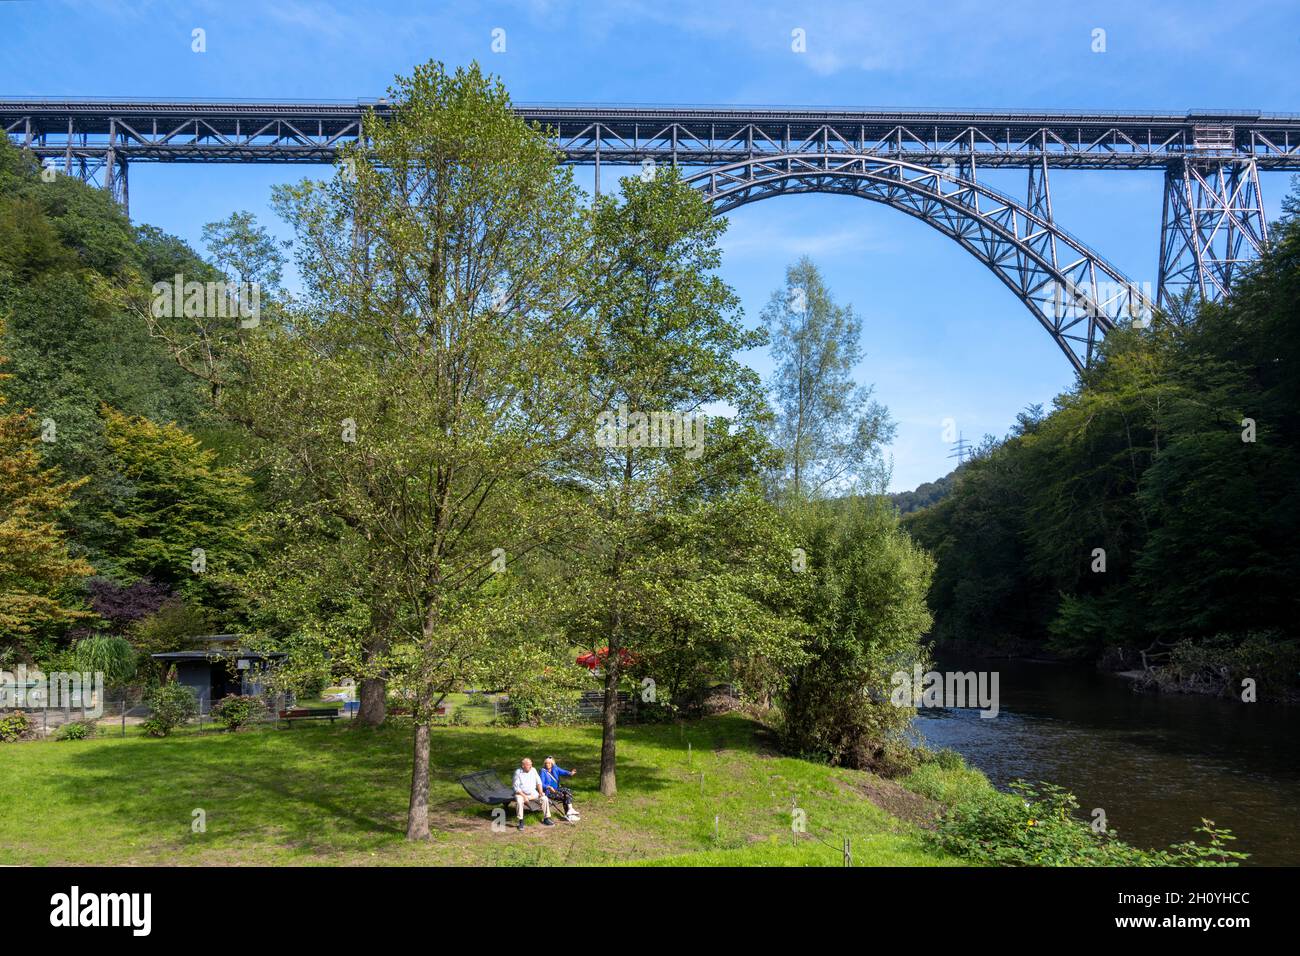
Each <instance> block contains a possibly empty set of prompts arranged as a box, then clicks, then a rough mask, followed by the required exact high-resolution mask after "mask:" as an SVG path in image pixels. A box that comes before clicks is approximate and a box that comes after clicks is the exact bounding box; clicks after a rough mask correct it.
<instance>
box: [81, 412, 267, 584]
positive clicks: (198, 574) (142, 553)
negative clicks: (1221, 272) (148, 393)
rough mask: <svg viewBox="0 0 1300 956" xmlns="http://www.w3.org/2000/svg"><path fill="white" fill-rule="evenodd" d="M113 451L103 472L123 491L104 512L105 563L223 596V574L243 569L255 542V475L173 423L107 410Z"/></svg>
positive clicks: (126, 574)
mask: <svg viewBox="0 0 1300 956" xmlns="http://www.w3.org/2000/svg"><path fill="white" fill-rule="evenodd" d="M103 416H104V427H105V435H106V438H107V443H108V455H107V457H106V459H105V461H104V463H103V465H102V467H101V472H103V473H105V474H106V475H109V476H111V479H110V478H105V479H104V480H105V481H108V480H112V481H114V482H116V483H118V484H119V485H120V486H121V487H122V489H123V493H122V494H121V495H120V497H118V498H116V499H114V500H113V501H112V502H111V504H110V506H109V507H108V510H107V511H106V512H105V513H104V514H103V515H101V523H102V525H103V526H104V527H105V528H106V529H107V531H106V540H104V541H103V542H101V543H100V550H101V552H103V553H105V554H108V555H111V556H112V557H111V559H110V560H106V562H105V565H106V567H105V569H104V570H112V571H114V572H116V574H117V575H118V576H119V577H121V578H123V579H126V580H136V579H140V578H146V577H147V578H150V579H152V580H153V581H156V582H158V583H160V584H163V585H166V586H168V587H170V588H173V589H177V590H181V591H183V592H185V593H186V594H188V595H189V596H190V597H192V598H193V599H194V600H196V601H198V602H200V603H207V604H211V605H217V606H219V605H221V604H223V603H225V596H224V595H225V588H223V587H222V586H220V585H219V584H217V583H216V581H217V578H218V577H219V576H220V575H222V574H228V573H231V572H234V571H237V570H240V569H243V568H244V567H245V566H246V564H247V560H248V557H249V555H250V553H251V552H252V550H253V549H254V547H255V541H254V538H253V534H252V531H251V528H250V517H251V511H252V499H251V495H250V490H249V489H250V486H251V484H252V482H251V480H250V479H249V478H248V477H247V476H245V475H244V474H242V473H241V472H240V471H238V470H237V469H235V468H232V467H229V466H223V465H221V464H220V463H219V462H218V461H217V456H216V453H215V452H213V451H212V450H211V449H207V448H204V447H203V445H202V444H201V443H200V442H199V440H198V439H196V438H195V437H194V436H193V435H190V434H189V433H187V432H186V431H184V430H183V429H181V428H180V427H178V426H176V425H174V424H161V425H160V424H158V423H156V422H152V421H150V420H149V419H147V418H143V417H141V416H134V415H124V414H122V413H121V412H118V411H116V410H114V409H111V408H108V407H105V408H104V409H103Z"/></svg>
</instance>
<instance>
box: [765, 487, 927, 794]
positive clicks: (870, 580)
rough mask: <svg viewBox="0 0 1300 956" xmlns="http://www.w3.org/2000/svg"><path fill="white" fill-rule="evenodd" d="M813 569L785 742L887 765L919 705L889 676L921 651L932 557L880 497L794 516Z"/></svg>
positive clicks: (853, 762) (816, 506) (836, 759)
mask: <svg viewBox="0 0 1300 956" xmlns="http://www.w3.org/2000/svg"><path fill="white" fill-rule="evenodd" d="M795 521H796V523H797V527H798V528H799V531H800V536H801V539H802V540H803V541H804V542H805V548H806V551H807V555H808V566H807V570H806V571H805V572H804V573H805V574H807V575H808V577H809V582H808V586H807V588H806V590H805V592H804V593H805V595H806V599H805V603H804V604H803V606H802V608H801V612H802V615H803V617H804V620H805V621H806V623H807V625H808V629H809V631H810V636H809V640H808V645H807V649H806V657H807V659H806V661H805V662H804V663H802V664H800V665H799V666H798V667H796V668H793V669H792V671H791V674H790V680H789V686H788V689H787V692H786V694H785V699H784V701H783V706H782V734H783V737H784V739H785V745H786V747H787V749H789V750H791V751H793V752H795V753H806V754H819V755H822V756H824V757H826V758H827V759H829V760H830V761H831V762H832V763H836V764H844V765H846V766H850V767H860V768H879V769H886V770H887V769H891V763H892V761H893V760H894V759H896V755H897V754H898V753H899V752H900V751H902V750H905V749H906V748H905V747H904V746H903V745H902V743H901V735H902V734H903V732H904V731H905V730H906V728H907V727H908V725H909V724H910V722H911V719H912V717H913V716H914V714H915V710H914V708H912V707H910V706H902V707H900V706H896V705H895V704H894V702H892V701H891V699H890V687H891V676H892V675H893V674H894V673H895V672H897V671H900V670H901V671H906V672H908V673H909V674H910V673H911V671H912V667H913V664H914V663H916V662H918V661H920V660H921V659H922V653H921V649H920V646H919V641H920V638H921V637H922V635H924V634H925V632H926V631H927V630H928V629H929V627H930V624H931V617H930V613H929V611H928V609H927V608H926V603H925V597H926V591H927V589H928V587H929V585H930V576H931V573H932V571H933V567H934V563H933V560H932V559H931V558H930V556H929V555H928V554H926V552H925V551H924V550H923V549H921V548H920V547H919V546H918V545H916V544H915V543H914V542H913V541H912V540H911V538H910V537H908V535H907V533H906V532H904V531H903V530H902V528H900V527H899V524H898V516H897V513H896V512H895V511H894V509H893V508H892V506H890V505H889V504H888V503H887V502H886V501H885V500H884V499H882V498H878V497H870V498H851V499H848V500H847V501H845V502H843V503H842V504H841V506H840V507H839V508H831V507H828V506H827V505H825V504H821V503H813V504H810V505H806V506H804V507H803V508H801V509H800V510H799V512H798V513H797V515H796V517H795Z"/></svg>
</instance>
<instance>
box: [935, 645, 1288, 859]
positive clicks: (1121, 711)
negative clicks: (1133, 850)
mask: <svg viewBox="0 0 1300 956" xmlns="http://www.w3.org/2000/svg"><path fill="white" fill-rule="evenodd" d="M936 670H939V671H956V670H960V671H969V670H977V671H978V670H990V671H997V672H998V673H999V675H1000V676H999V688H998V689H999V692H1000V703H1001V708H1000V713H999V714H998V716H997V717H995V718H992V719H989V718H981V717H980V716H979V711H978V710H974V709H955V708H945V709H937V708H936V709H928V710H922V711H921V712H920V715H919V716H918V717H917V720H916V726H917V727H918V729H920V730H921V732H922V734H923V735H924V736H925V739H926V741H927V743H928V744H929V745H930V746H931V747H934V748H939V747H951V748H952V749H954V750H956V751H957V752H958V753H960V754H961V755H962V756H963V757H965V758H966V760H967V762H968V763H970V764H972V765H973V766H976V767H978V768H979V769H980V770H982V771H984V773H985V774H987V775H988V777H989V779H990V780H991V781H992V782H993V783H994V785H996V786H998V787H1001V788H1005V786H1006V784H1007V783H1008V782H1009V781H1011V780H1014V779H1016V778H1023V779H1026V780H1030V781H1038V780H1047V781H1050V782H1052V783H1056V784H1060V785H1061V786H1063V787H1065V788H1066V789H1067V790H1070V791H1072V792H1073V793H1074V794H1075V795H1076V796H1077V797H1078V798H1079V803H1080V812H1081V813H1082V814H1083V815H1084V817H1085V819H1089V820H1090V819H1092V810H1093V808H1095V807H1100V808H1102V809H1103V810H1104V811H1105V813H1106V819H1107V823H1108V826H1109V828H1110V829H1112V830H1115V831H1117V832H1118V835H1119V836H1120V837H1121V838H1123V839H1124V840H1126V841H1128V842H1129V843H1133V844H1135V845H1138V846H1143V847H1157V846H1161V847H1162V846H1167V845H1168V844H1170V843H1176V842H1180V841H1182V840H1185V839H1188V838H1189V837H1190V836H1192V829H1193V828H1194V827H1196V826H1198V825H1199V824H1200V820H1201V817H1207V818H1209V819H1211V820H1213V821H1214V822H1215V823H1216V824H1217V825H1218V826H1223V827H1228V828H1229V829H1231V830H1232V832H1233V833H1234V834H1236V836H1237V838H1238V839H1237V841H1236V843H1235V844H1234V845H1233V849H1235V850H1240V851H1242V852H1246V853H1250V854H1251V858H1250V861H1249V862H1250V863H1256V864H1268V865H1292V866H1295V865H1300V708H1297V707H1284V706H1281V705H1270V704H1258V703H1257V704H1240V703H1234V702H1233V701H1229V700H1218V699H1213V698H1208V697H1199V696H1190V695H1153V694H1135V693H1133V691H1132V690H1131V689H1130V688H1129V683H1128V681H1127V680H1125V679H1124V678H1122V677H1116V676H1113V675H1110V674H1100V673H1098V672H1097V671H1096V670H1094V669H1093V668H1091V667H1082V666H1075V665H1069V664H1056V663H1035V662H1030V661H1008V660H994V661H990V660H983V661H978V660H972V659H964V658H960V657H950V656H947V655H944V654H942V653H941V654H940V655H939V663H938V664H937V665H936Z"/></svg>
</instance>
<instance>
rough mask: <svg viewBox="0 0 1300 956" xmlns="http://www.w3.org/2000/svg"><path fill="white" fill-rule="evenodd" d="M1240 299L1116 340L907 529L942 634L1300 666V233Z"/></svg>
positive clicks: (1264, 686) (1218, 677)
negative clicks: (927, 562) (921, 557)
mask: <svg viewBox="0 0 1300 956" xmlns="http://www.w3.org/2000/svg"><path fill="white" fill-rule="evenodd" d="M1287 212H1288V215H1287V216H1286V217H1285V218H1284V220H1283V221H1281V222H1279V223H1277V224H1276V225H1275V229H1274V240H1273V244H1272V247H1271V249H1270V250H1269V252H1268V254H1267V255H1265V256H1264V257H1263V258H1262V259H1260V260H1259V261H1258V262H1256V263H1254V264H1252V265H1251V266H1250V267H1249V269H1248V270H1247V271H1246V273H1245V274H1244V275H1243V277H1242V278H1241V279H1240V281H1239V283H1238V285H1237V287H1236V289H1235V292H1234V295H1233V296H1232V298H1231V299H1230V300H1229V301H1228V302H1227V303H1223V304H1217V303H1216V304H1207V305H1204V306H1202V307H1199V308H1186V309H1182V310H1179V314H1177V315H1172V316H1163V317H1157V320H1156V321H1155V322H1154V323H1152V325H1151V327H1149V328H1146V329H1131V328H1125V329H1119V330H1116V331H1115V332H1112V333H1111V334H1109V335H1108V336H1107V338H1106V340H1105V343H1104V346H1103V348H1102V354H1101V358H1100V360H1099V361H1097V362H1096V363H1095V364H1094V365H1093V366H1092V367H1091V368H1090V369H1088V370H1087V371H1086V372H1084V373H1083V374H1082V376H1081V377H1080V379H1079V381H1078V383H1077V385H1076V386H1075V387H1074V388H1072V389H1071V390H1070V391H1068V392H1066V393H1065V394H1063V395H1061V396H1059V397H1058V398H1057V399H1056V401H1055V403H1054V407H1053V408H1052V409H1051V411H1050V413H1049V414H1046V415H1042V416H1039V415H1032V414H1030V415H1022V416H1021V420H1020V422H1019V423H1018V424H1017V427H1016V428H1015V429H1014V430H1013V432H1012V433H1011V434H1010V435H1009V436H1008V437H1007V438H1006V439H1005V440H1004V441H1001V442H997V443H992V444H990V445H987V446H985V447H983V448H982V449H981V450H980V452H979V453H978V455H977V456H976V458H975V459H974V460H973V461H971V462H969V463H968V464H967V465H966V466H965V467H964V469H963V470H962V472H961V474H960V475H958V476H956V479H955V482H954V485H953V489H952V492H951V494H949V495H948V496H947V497H946V498H944V499H943V500H941V501H939V502H938V503H937V504H935V505H934V506H932V507H928V508H923V509H922V510H919V511H916V512H914V513H912V514H910V515H908V517H907V521H906V524H907V527H908V529H909V530H910V531H911V532H912V534H913V535H914V536H915V537H916V538H917V539H918V540H919V541H920V542H921V543H922V544H924V545H925V546H926V547H927V548H928V549H929V550H930V551H931V553H932V554H933V555H934V556H935V558H936V559H937V562H938V567H937V571H936V574H935V578H934V584H933V587H932V589H931V593H930V603H931V607H932V610H933V612H934V614H935V619H936V629H935V633H936V636H937V638H938V639H939V640H940V641H941V642H966V643H970V644H976V645H980V646H983V647H990V646H991V647H1003V648H1014V649H1018V650H1021V651H1023V650H1025V649H1040V650H1044V651H1048V652H1051V653H1056V654H1063V655H1068V656H1078V657H1084V658H1088V659H1098V660H1105V661H1107V662H1108V663H1111V664H1113V665H1115V666H1119V667H1134V666H1142V662H1143V660H1144V657H1143V655H1144V654H1145V655H1146V656H1145V660H1146V662H1147V663H1150V662H1152V661H1156V662H1162V663H1164V664H1165V665H1166V670H1165V672H1164V676H1165V677H1167V678H1168V679H1169V681H1170V682H1171V683H1174V684H1182V685H1185V686H1191V685H1197V684H1208V685H1214V686H1215V687H1219V688H1220V689H1221V687H1222V686H1226V685H1229V684H1230V685H1232V686H1236V685H1238V684H1239V683H1240V680H1241V679H1244V678H1246V677H1250V678H1253V679H1256V680H1258V682H1259V686H1260V688H1261V692H1267V691H1270V690H1271V691H1275V692H1278V693H1283V689H1282V688H1283V685H1287V686H1289V685H1292V684H1293V683H1294V682H1295V675H1296V673H1297V671H1298V670H1300V668H1298V667H1297V666H1296V665H1297V655H1296V645H1295V639H1296V637H1297V634H1298V633H1300V624H1297V620H1298V617H1297V610H1298V605H1297V600H1296V593H1295V583H1296V581H1297V580H1300V495H1297V492H1298V491H1300V488H1298V487H1297V486H1298V483H1300V482H1298V479H1297V475H1298V474H1300V470H1298V467H1297V466H1298V465H1300V415H1298V414H1297V411H1298V410H1300V223H1297V221H1296V216H1295V213H1296V200H1295V199H1294V198H1293V199H1291V200H1289V201H1288V202H1287Z"/></svg>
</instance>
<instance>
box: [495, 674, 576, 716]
mask: <svg viewBox="0 0 1300 956" xmlns="http://www.w3.org/2000/svg"><path fill="white" fill-rule="evenodd" d="M581 696H582V692H581V691H579V690H576V689H571V688H566V687H554V686H547V685H546V684H544V683H541V682H537V683H529V684H527V685H524V686H518V687H512V688H511V689H510V695H509V701H508V704H509V709H508V710H507V712H506V713H507V717H508V719H509V722H510V723H511V724H513V725H515V726H518V725H520V724H536V725H541V724H551V725H555V726H563V725H566V724H573V723H577V722H578V720H579V715H578V699H579V698H580V697H581Z"/></svg>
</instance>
